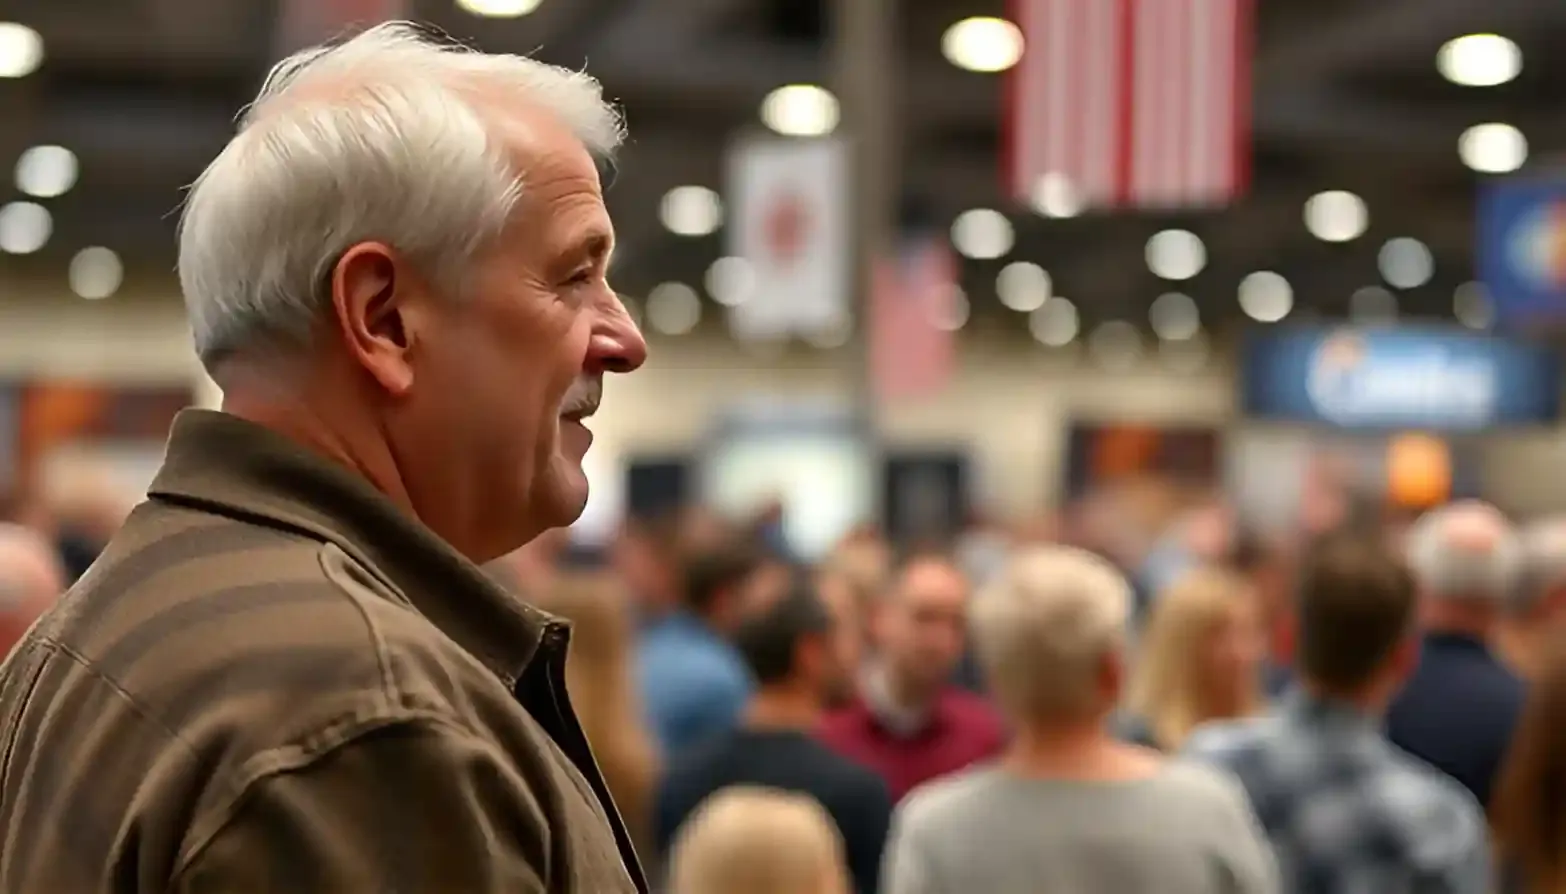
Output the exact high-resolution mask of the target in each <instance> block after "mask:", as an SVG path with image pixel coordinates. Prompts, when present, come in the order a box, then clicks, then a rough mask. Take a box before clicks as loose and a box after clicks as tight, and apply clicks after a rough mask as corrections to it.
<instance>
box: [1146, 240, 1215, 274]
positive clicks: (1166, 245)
mask: <svg viewBox="0 0 1566 894" xmlns="http://www.w3.org/2000/svg"><path fill="white" fill-rule="evenodd" d="M1206 266H1207V246H1205V245H1203V244H1202V240H1201V239H1200V238H1199V237H1198V236H1197V235H1196V234H1195V233H1192V232H1190V231H1189V230H1164V231H1163V232H1161V233H1157V234H1154V236H1153V238H1151V239H1149V240H1147V269H1149V270H1151V271H1153V274H1154V275H1155V276H1159V277H1162V278H1163V279H1175V280H1179V279H1190V278H1191V277H1193V276H1195V275H1196V274H1198V273H1201V272H1202V268H1203V267H1206Z"/></svg>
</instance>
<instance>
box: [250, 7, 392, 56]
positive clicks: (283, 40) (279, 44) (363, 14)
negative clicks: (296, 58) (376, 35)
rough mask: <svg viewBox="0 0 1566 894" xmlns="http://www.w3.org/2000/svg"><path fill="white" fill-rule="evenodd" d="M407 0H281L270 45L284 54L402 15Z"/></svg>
mask: <svg viewBox="0 0 1566 894" xmlns="http://www.w3.org/2000/svg"><path fill="white" fill-rule="evenodd" d="M408 5H409V3H408V0H282V2H281V3H279V4H278V18H277V32H276V34H275V35H274V37H275V41H274V48H275V49H276V51H277V53H278V55H280V56H282V55H287V54H289V53H292V52H294V51H295V50H299V49H302V48H304V47H307V46H311V45H313V44H318V43H321V42H322V41H326V40H331V39H332V38H334V37H341V36H342V35H343V34H345V33H347V32H349V31H353V30H358V29H360V28H365V27H368V26H370V25H378V24H380V23H381V22H389V21H392V20H394V19H401V18H404V17H405V16H406V15H407V14H408Z"/></svg>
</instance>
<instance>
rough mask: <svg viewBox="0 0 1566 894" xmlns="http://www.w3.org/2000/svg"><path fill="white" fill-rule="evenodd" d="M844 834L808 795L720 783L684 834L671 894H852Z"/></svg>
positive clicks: (674, 860) (672, 868) (672, 859)
mask: <svg viewBox="0 0 1566 894" xmlns="http://www.w3.org/2000/svg"><path fill="white" fill-rule="evenodd" d="M847 878H848V873H847V869H846V868H845V857H844V851H843V840H842V837H841V836H840V835H839V834H838V831H837V826H836V825H835V824H834V823H833V822H832V818H831V816H829V815H828V814H827V812H826V810H825V809H824V808H822V806H821V805H820V804H819V803H817V802H816V801H815V800H814V799H813V798H810V797H809V796H807V795H800V794H793V793H790V792H783V791H779V790H776V789H768V788H762V787H760V786H733V787H731V788H725V789H720V790H719V791H718V792H717V793H716V794H714V795H712V796H710V797H709V798H707V800H706V801H703V802H702V803H701V805H700V806H699V807H697V808H696V812H695V813H693V814H691V816H690V818H689V819H687V820H686V821H685V823H684V825H682V826H680V829H679V832H678V833H676V835H675V839H674V844H673V847H672V848H671V849H670V852H669V888H670V891H671V894H846V892H847V890H848V881H847Z"/></svg>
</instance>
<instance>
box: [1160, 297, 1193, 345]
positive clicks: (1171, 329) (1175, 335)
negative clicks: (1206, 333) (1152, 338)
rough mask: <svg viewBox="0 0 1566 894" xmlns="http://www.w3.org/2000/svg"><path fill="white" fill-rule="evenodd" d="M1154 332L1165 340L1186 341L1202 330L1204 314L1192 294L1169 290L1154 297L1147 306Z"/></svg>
mask: <svg viewBox="0 0 1566 894" xmlns="http://www.w3.org/2000/svg"><path fill="white" fill-rule="evenodd" d="M1147 321H1148V323H1149V324H1151V325H1152V327H1153V334H1154V335H1157V336H1158V337H1159V338H1161V339H1163V340H1164V341H1185V340H1186V339H1188V338H1194V337H1195V336H1196V334H1197V333H1198V332H1200V331H1202V314H1201V311H1199V310H1198V309H1197V307H1196V302H1195V301H1192V300H1191V296H1190V295H1182V294H1180V293H1179V292H1169V293H1168V294H1164V295H1159V296H1158V297H1157V298H1155V299H1153V303H1152V304H1151V305H1149V306H1148V308H1147Z"/></svg>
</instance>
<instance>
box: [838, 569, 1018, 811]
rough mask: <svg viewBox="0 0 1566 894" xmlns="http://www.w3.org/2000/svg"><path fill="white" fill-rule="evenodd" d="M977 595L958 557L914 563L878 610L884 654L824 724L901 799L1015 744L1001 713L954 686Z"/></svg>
mask: <svg viewBox="0 0 1566 894" xmlns="http://www.w3.org/2000/svg"><path fill="white" fill-rule="evenodd" d="M968 598H969V584H968V581H967V580H966V579H965V578H964V577H963V574H962V572H961V571H960V570H959V569H958V567H957V565H956V564H955V563H954V562H953V561H952V560H951V559H950V558H948V557H945V556H938V555H928V554H926V555H919V556H915V557H913V558H911V559H909V560H907V561H906V562H904V563H903V564H902V566H901V567H899V568H898V569H897V572H896V573H895V574H894V575H893V577H892V580H891V583H890V586H889V587H888V589H887V592H885V593H884V594H882V596H881V598H880V600H879V601H878V602H877V603H876V604H875V605H873V606H871V609H870V611H871V615H870V618H869V621H870V631H871V641H872V644H873V645H874V647H875V655H874V657H873V658H872V660H871V662H870V664H869V666H868V667H867V668H866V671H865V673H864V675H863V678H862V679H861V681H860V687H859V692H858V694H857V696H856V697H855V698H854V699H852V700H851V701H850V702H849V704H848V705H846V706H845V707H843V708H841V709H839V710H837V711H835V712H833V713H832V714H830V715H828V717H827V718H826V720H825V721H824V722H823V724H822V727H821V739H822V741H824V742H825V743H826V744H827V745H828V746H830V747H831V748H833V749H834V750H836V751H837V752H838V753H840V754H842V755H844V756H845V757H848V758H850V759H852V760H855V761H858V762H859V763H861V764H863V765H865V766H867V767H869V768H871V769H872V770H875V771H876V772H877V773H879V774H880V775H881V777H882V778H883V779H884V780H885V781H886V784H887V788H888V789H890V790H891V793H892V797H893V798H894V799H899V798H901V797H902V796H903V795H904V794H906V793H907V792H908V791H909V790H910V789H912V788H914V787H915V786H917V785H919V784H921V783H923V782H927V781H929V780H931V779H934V778H936V777H938V776H944V775H945V774H947V773H951V772H954V771H956V770H960V769H962V768H964V767H966V766H968V765H969V764H972V763H975V762H977V761H981V760H985V759H988V758H991V757H993V756H995V755H996V754H997V753H999V751H1000V750H1001V748H1002V747H1003V746H1004V744H1005V741H1006V734H1005V730H1004V728H1003V727H1002V722H1001V719H1000V716H999V714H997V713H996V711H995V710H994V709H993V708H992V707H991V706H990V705H989V703H988V702H986V701H985V700H984V699H982V698H980V697H979V696H977V695H974V694H973V693H971V692H968V691H967V690H964V689H963V688H961V687H959V686H956V685H954V684H953V683H952V682H951V680H952V673H953V671H954V670H955V669H956V667H957V665H958V662H960V661H961V660H962V656H963V652H964V650H965V648H966V642H967V636H966V633H967V621H966V611H967V603H968Z"/></svg>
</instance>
